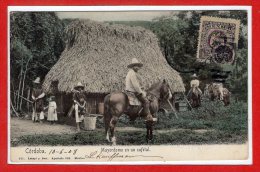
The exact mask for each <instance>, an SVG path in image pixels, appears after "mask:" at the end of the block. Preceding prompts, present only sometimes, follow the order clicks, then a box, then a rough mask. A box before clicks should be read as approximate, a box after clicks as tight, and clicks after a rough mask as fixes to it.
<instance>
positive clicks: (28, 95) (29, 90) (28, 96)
mask: <svg viewBox="0 0 260 172" xmlns="http://www.w3.org/2000/svg"><path fill="white" fill-rule="evenodd" d="M30 92H31V89H30V88H29V89H28V92H27V99H28V100H30ZM27 111H28V112H30V103H29V102H27Z"/></svg>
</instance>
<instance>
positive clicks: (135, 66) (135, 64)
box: [125, 58, 152, 120]
mask: <svg viewBox="0 0 260 172" xmlns="http://www.w3.org/2000/svg"><path fill="white" fill-rule="evenodd" d="M142 66H143V64H142V63H140V62H139V61H138V60H137V59H136V58H133V59H132V63H131V64H129V65H128V66H127V67H128V68H129V71H128V73H127V75H126V79H125V82H126V84H125V90H126V91H128V92H131V93H134V94H135V96H136V97H137V98H138V100H140V102H141V103H142V106H143V113H144V115H145V116H146V119H147V120H152V115H151V113H150V109H149V100H148V99H147V98H146V92H145V91H143V90H142V88H141V86H140V82H139V79H138V74H137V72H138V71H139V70H140V68H141V67H142Z"/></svg>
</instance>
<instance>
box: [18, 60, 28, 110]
mask: <svg viewBox="0 0 260 172" xmlns="http://www.w3.org/2000/svg"><path fill="white" fill-rule="evenodd" d="M29 61H30V58H29V59H28V61H27V63H26V65H25V70H24V74H23V81H22V82H23V85H22V93H21V96H23V92H24V81H25V78H26V73H27V67H28V64H29ZM28 100H29V99H28ZM22 104H23V99H21V101H20V108H19V109H20V110H21V109H22Z"/></svg>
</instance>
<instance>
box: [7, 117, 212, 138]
mask: <svg viewBox="0 0 260 172" xmlns="http://www.w3.org/2000/svg"><path fill="white" fill-rule="evenodd" d="M96 130H97V131H100V132H103V131H104V129H96ZM180 130H186V129H166V130H155V133H168V132H176V131H180ZM116 131H118V132H126V131H129V132H131V131H132V132H133V131H146V129H145V128H135V127H116ZM194 131H195V132H198V133H204V132H206V131H208V130H203V129H200V130H194ZM76 132H77V131H76V127H73V126H69V125H61V124H54V125H51V124H50V123H48V122H47V121H45V122H44V123H38V122H37V123H33V122H32V121H31V120H26V119H19V118H11V138H17V137H20V136H24V135H37V134H72V133H76Z"/></svg>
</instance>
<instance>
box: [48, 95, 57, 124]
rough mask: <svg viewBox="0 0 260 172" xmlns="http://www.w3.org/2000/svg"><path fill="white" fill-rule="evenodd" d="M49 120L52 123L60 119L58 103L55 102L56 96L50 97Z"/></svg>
mask: <svg viewBox="0 0 260 172" xmlns="http://www.w3.org/2000/svg"><path fill="white" fill-rule="evenodd" d="M47 120H48V121H50V122H51V124H54V123H55V121H58V116H57V105H56V102H55V97H54V96H51V97H50V99H49V106H48V118H47Z"/></svg>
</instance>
